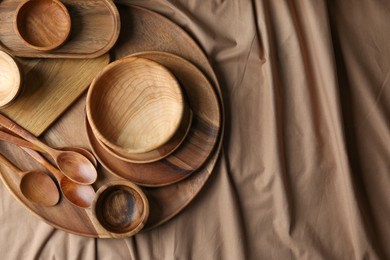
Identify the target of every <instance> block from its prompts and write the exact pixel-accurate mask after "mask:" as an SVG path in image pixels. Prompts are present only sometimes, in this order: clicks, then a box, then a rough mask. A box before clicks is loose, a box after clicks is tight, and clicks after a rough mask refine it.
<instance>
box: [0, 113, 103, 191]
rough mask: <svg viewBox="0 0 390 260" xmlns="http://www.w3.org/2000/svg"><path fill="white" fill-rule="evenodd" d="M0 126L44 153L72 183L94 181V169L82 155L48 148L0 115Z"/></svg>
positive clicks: (89, 182)
mask: <svg viewBox="0 0 390 260" xmlns="http://www.w3.org/2000/svg"><path fill="white" fill-rule="evenodd" d="M0 125H1V126H3V127H4V128H6V129H8V130H9V131H12V132H13V133H15V134H17V135H19V136H20V137H22V138H24V139H25V140H26V141H29V142H30V143H32V144H34V145H35V146H37V147H38V148H40V149H41V150H42V151H44V153H46V154H47V155H49V156H50V157H51V158H52V159H53V160H54V162H55V163H56V165H57V167H58V169H59V170H60V171H61V172H62V173H63V174H64V175H65V176H66V177H68V178H69V179H71V180H72V181H74V182H76V183H79V184H86V185H89V184H92V183H94V182H95V181H96V179H97V171H96V168H95V166H94V165H93V164H92V163H91V161H90V160H89V159H88V158H86V157H85V156H84V155H82V154H80V153H77V152H74V151H63V150H60V149H55V148H52V147H50V146H49V145H47V144H46V143H44V142H42V141H41V140H39V139H38V138H37V137H36V136H34V135H33V134H31V133H30V132H28V131H27V130H26V129H24V128H23V127H21V126H19V125H18V124H17V123H15V122H14V121H12V120H10V119H9V118H7V117H6V116H4V115H3V114H1V113H0Z"/></svg>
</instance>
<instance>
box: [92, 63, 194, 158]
mask: <svg viewBox="0 0 390 260" xmlns="http://www.w3.org/2000/svg"><path fill="white" fill-rule="evenodd" d="M86 111H87V117H88V120H89V122H90V123H91V127H92V129H93V132H94V134H95V135H96V136H97V138H98V139H99V140H101V141H102V142H103V143H104V144H105V145H106V146H107V147H109V148H110V149H111V150H112V151H114V152H116V153H118V154H120V155H124V156H126V155H129V158H130V159H131V158H135V159H137V154H141V155H140V156H141V158H140V160H142V158H143V157H142V154H145V153H148V152H151V151H154V150H158V151H160V154H168V153H167V151H166V147H165V148H164V145H166V144H167V143H170V141H171V140H177V142H181V141H182V140H183V137H184V136H185V134H186V132H187V129H188V120H183V118H186V117H187V116H188V113H190V112H189V111H190V110H189V109H188V105H187V104H186V102H185V99H184V95H183V93H182V90H181V87H180V85H179V83H178V82H177V80H176V78H175V77H174V76H173V74H171V72H170V71H168V70H167V69H166V68H165V67H163V66H161V65H160V64H159V63H157V62H154V61H151V60H149V59H144V58H137V57H126V58H124V59H121V60H118V61H116V62H113V63H111V64H110V65H108V66H107V67H106V68H105V69H104V70H103V71H102V72H101V73H100V74H99V75H98V76H97V77H96V78H95V79H94V81H93V82H92V84H91V87H90V88H89V91H88V95H87V104H86ZM183 124H187V125H185V126H184V127H183ZM179 129H184V130H185V131H179ZM177 135H180V136H181V137H180V138H177ZM170 145H171V147H172V150H173V149H174V148H176V147H177V145H172V144H170ZM169 152H171V151H169Z"/></svg>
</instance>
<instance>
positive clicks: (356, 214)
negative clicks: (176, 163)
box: [0, 0, 390, 260]
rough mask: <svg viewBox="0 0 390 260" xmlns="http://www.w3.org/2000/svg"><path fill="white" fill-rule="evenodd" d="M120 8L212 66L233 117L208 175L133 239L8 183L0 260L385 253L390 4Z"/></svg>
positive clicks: (173, 1) (302, 1) (303, 1)
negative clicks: (33, 208) (95, 234)
mask: <svg viewBox="0 0 390 260" xmlns="http://www.w3.org/2000/svg"><path fill="white" fill-rule="evenodd" d="M117 2H120V3H122V4H135V5H139V6H142V7H145V8H148V9H150V10H153V11H156V12H158V13H160V14H162V15H164V16H166V17H167V18H169V19H170V20H172V21H173V22H175V23H177V24H178V25H180V26H181V27H182V28H183V29H184V30H186V31H187V32H188V33H189V34H190V35H191V36H192V37H193V38H194V39H195V40H196V42H197V43H198V44H199V45H200V46H201V47H202V49H203V50H204V51H205V53H206V55H207V57H208V58H209V60H210V62H211V64H212V66H213V68H214V70H215V73H216V75H217V77H218V80H219V83H220V85H221V89H222V93H223V100H224V105H225V110H226V119H227V121H226V128H225V136H224V141H223V147H222V152H221V155H220V158H219V160H218V163H217V165H216V167H215V169H214V172H213V174H212V177H211V178H210V179H209V180H208V182H207V184H206V186H205V187H204V189H203V190H202V191H201V193H200V194H199V195H198V196H197V197H196V198H195V200H194V201H193V202H192V203H191V204H190V205H189V206H188V207H187V208H186V209H185V210H183V211H182V212H181V213H180V214H179V215H177V216H176V217H175V218H173V219H172V220H171V221H169V222H167V223H166V224H164V225H162V226H160V227H158V228H156V229H153V230H151V231H148V232H145V233H141V234H138V235H136V236H135V237H132V238H128V239H93V238H84V237H79V236H76V235H72V234H67V233H65V232H62V231H59V230H55V229H54V228H52V227H50V226H49V225H47V224H45V223H43V222H41V221H40V220H39V219H37V218H36V217H33V216H32V215H30V213H29V212H28V211H27V210H25V209H24V208H23V207H22V206H21V205H19V204H18V203H17V202H16V200H15V199H14V198H13V197H12V196H11V194H9V192H8V191H7V190H6V188H5V186H4V185H3V184H2V183H1V184H0V223H2V225H1V228H0V239H1V243H0V252H1V257H2V258H3V259H234V260H236V259H389V258H390V247H389V241H390V122H389V121H390V102H389V101H390V47H389V46H390V33H389V32H390V19H389V17H390V2H389V1H386V0H374V1H373V0H360V1H353V2H352V1H323V0H253V1H250V0H230V1H227V0H209V1H198V0H169V1H158V0H134V1H126V0H121V1H117ZM0 26H1V25H0Z"/></svg>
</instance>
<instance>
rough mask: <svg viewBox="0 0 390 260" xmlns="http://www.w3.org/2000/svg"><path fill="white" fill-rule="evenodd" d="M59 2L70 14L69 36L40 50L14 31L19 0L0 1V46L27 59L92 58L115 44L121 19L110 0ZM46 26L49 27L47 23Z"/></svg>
mask: <svg viewBox="0 0 390 260" xmlns="http://www.w3.org/2000/svg"><path fill="white" fill-rule="evenodd" d="M34 1H38V0H34ZM61 2H62V3H63V4H64V5H65V6H66V8H67V9H68V10H69V14H70V19H71V24H72V25H71V27H72V30H71V32H70V35H69V38H68V40H67V41H66V42H65V43H64V44H63V45H61V46H60V47H58V48H56V49H55V50H51V51H40V50H36V49H32V48H30V47H28V46H27V45H26V44H25V43H24V41H23V40H22V39H21V38H20V37H19V36H18V34H17V33H16V32H15V30H14V14H15V12H16V10H17V8H18V6H19V4H20V0H2V1H0V24H1V26H0V49H2V50H5V51H7V52H9V53H11V54H12V55H14V56H17V57H26V58H72V59H91V58H97V57H99V56H101V55H103V54H105V53H107V52H108V51H109V50H110V49H111V48H112V47H113V46H114V44H115V42H116V40H117V39H118V35H119V31H120V18H119V14H118V10H117V8H116V6H115V4H114V3H113V2H112V1H111V0H99V1H96V0H83V1H79V0H61ZM41 15H43V14H41ZM62 16H64V15H62ZM55 18H56V19H57V18H58V16H57V15H55ZM45 26H50V23H49V24H48V23H46V24H45Z"/></svg>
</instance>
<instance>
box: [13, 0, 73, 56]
mask: <svg viewBox="0 0 390 260" xmlns="http://www.w3.org/2000/svg"><path fill="white" fill-rule="evenodd" d="M70 29H71V20H70V15H69V12H68V10H67V9H66V7H65V6H64V5H63V4H62V3H61V2H60V1H58V0H28V1H25V2H23V3H21V4H20V5H19V6H18V8H17V9H16V12H15V18H14V30H15V32H16V34H17V35H19V37H20V39H21V40H22V41H23V42H24V44H25V45H27V47H29V48H32V49H35V50H38V51H50V50H53V49H56V48H58V47H59V46H61V45H62V44H64V43H65V41H66V40H67V39H68V37H69V34H70Z"/></svg>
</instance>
